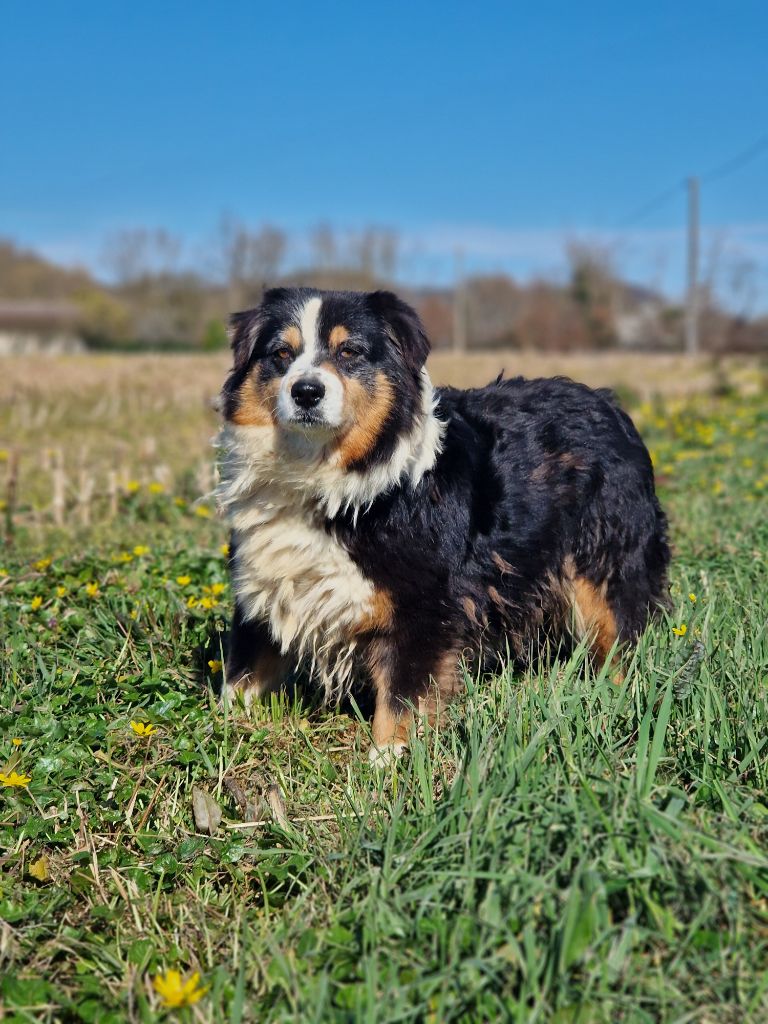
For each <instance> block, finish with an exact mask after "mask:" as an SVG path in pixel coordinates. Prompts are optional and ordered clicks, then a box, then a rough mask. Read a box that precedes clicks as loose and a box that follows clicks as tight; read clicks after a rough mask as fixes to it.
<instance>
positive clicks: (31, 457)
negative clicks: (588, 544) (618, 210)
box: [0, 357, 768, 1024]
mask: <svg viewBox="0 0 768 1024" xmlns="http://www.w3.org/2000/svg"><path fill="white" fill-rule="evenodd" d="M488 359H491V357H488ZM518 362H519V361H517V360H515V363H512V362H511V361H510V362H509V363H508V365H509V367H510V369H513V368H515V366H516V364H517V363H518ZM224 365H225V364H224V363H223V361H222V360H220V359H212V360H209V361H199V360H198V361H195V360H194V359H187V360H176V361H174V360H170V359H169V360H166V361H163V360H159V359H154V360H145V361H141V360H129V359H126V360H106V361H105V360H101V361H93V360H87V359H84V360H80V361H78V360H74V359H73V360H66V361H63V362H61V363H52V364H50V365H49V366H45V367H43V368H42V369H41V368H40V367H39V365H38V367H37V370H36V371H35V372H32V371H33V364H29V363H25V362H24V361H16V362H11V361H9V363H8V365H7V366H5V364H4V370H5V371H6V372H5V373H4V378H3V382H2V384H1V385H0V460H1V461H0V488H2V490H0V498H2V500H3V503H4V506H3V507H4V513H3V514H4V516H5V535H6V546H5V548H4V550H3V554H2V558H0V629H1V630H2V633H1V634H0V644H1V645H2V662H1V664H2V668H1V669H0V671H1V672H2V679H1V687H0V771H2V776H1V777H0V781H4V783H5V784H4V785H3V787H2V788H1V789H0V849H1V850H2V851H3V852H2V853H0V919H1V923H0V929H1V930H0V1007H2V1010H0V1017H2V1018H3V1020H4V1021H6V1022H9V1021H10V1022H14V1024H15V1022H17V1021H18V1022H21V1021H104V1022H107V1021H124V1020H128V1021H154V1020H157V1019H158V1017H159V1016H161V1015H162V1014H167V1015H168V1017H169V1018H173V1019H180V1020H189V1021H192V1020H195V1021H201V1022H202V1021H210V1022H220V1021H225V1022H233V1024H236V1022H239V1021H350V1022H352V1021H363V1022H368V1021H370V1022H373V1021H387V1022H388V1021H413V1022H416V1021H428V1022H434V1024H440V1022H443V1021H467V1022H475V1021H496V1020H503V1021H516V1022H529V1021H542V1022H544V1021H547V1022H549V1021H552V1022H558V1024H577V1022H578V1024H592V1022H595V1024H597V1022H600V1024H603V1022H604V1024H617V1022H632V1024H635V1022H638V1024H639V1022H655V1021H663V1022H677V1024H683V1022H697V1024H698V1022H713V1024H731V1022H732V1024H742V1022H755V1024H760V1022H764V1021H766V1020H768V630H767V627H766V620H767V619H768V573H767V572H766V551H767V550H768V516H766V499H765V494H766V492H767V491H768V403H766V400H765V384H766V381H767V380H768V376H767V371H766V369H765V368H761V367H759V366H755V365H737V364H724V365H720V366H719V367H711V366H709V365H707V364H697V365H695V366H687V365H686V364H685V363H684V362H682V361H681V360H676V361H674V362H669V361H667V362H666V363H665V362H664V361H654V360H647V361H646V362H645V363H643V362H642V361H640V362H637V361H635V362H634V363H621V362H620V361H619V362H615V361H614V362H613V363H611V362H610V361H608V362H605V361H602V362H601V361H599V360H598V361H595V360H584V361H583V362H582V363H579V362H578V360H577V361H571V362H568V363H567V365H565V366H563V365H562V363H561V364H559V365H557V366H556V367H555V369H557V370H563V369H565V370H566V371H570V372H572V373H574V375H576V376H580V377H583V378H585V379H587V380H588V381H589V382H595V383H601V384H605V383H615V384H618V385H620V387H621V390H622V393H626V395H627V397H628V399H629V400H630V402H632V403H633V404H632V408H631V411H632V412H633V414H634V415H635V417H636V420H637V422H638V424H639V426H640V427H641V430H642V432H643V434H644V436H645V437H646V440H647V442H648V444H649V447H650V448H651V450H652V454H653V458H654V462H655V465H656V470H657V475H658V482H659V490H660V494H661V497H662V500H663V502H664V504H665V506H666V507H667V509H668V512H669V514H670V518H671V522H672V530H673V541H674V546H675V562H674V569H673V574H672V579H673V583H672V596H673V606H674V610H673V612H672V613H671V615H670V617H669V618H668V619H664V620H662V621H660V622H659V623H658V624H656V625H655V626H654V627H653V628H652V629H651V630H650V631H649V632H648V633H647V635H646V636H645V637H644V638H643V640H642V642H641V644H640V646H639V648H638V649H637V651H636V654H635V656H634V659H633V662H632V665H631V667H630V670H629V672H628V674H627V678H626V680H625V682H624V683H623V684H622V685H621V686H618V687H617V686H615V685H614V684H613V683H612V682H610V680H609V679H608V678H606V677H605V676H603V675H602V674H601V675H597V676H596V677H595V676H593V675H590V672H589V669H588V667H587V666H586V665H585V663H584V661H583V658H581V657H579V656H576V657H574V658H573V659H572V660H570V661H568V662H567V663H557V664H554V665H553V666H551V669H549V670H548V671H546V672H544V671H542V672H541V673H540V674H539V675H536V676H534V677H530V676H529V677H519V676H514V675H511V674H505V675H503V676H501V677H499V678H496V679H493V680H487V679H486V680H480V681H478V680H471V679H470V680H467V693H466V696H465V697H463V698H462V699H461V700H460V701H459V702H458V703H457V704H456V705H455V706H454V708H453V709H452V721H451V723H450V724H449V725H448V726H446V727H445V728H443V729H442V730H441V731H440V732H435V731H428V732H427V733H426V734H425V735H424V736H422V737H421V738H417V739H415V740H414V742H413V745H412V749H411V751H410V754H409V755H408V756H407V757H406V758H404V759H403V761H402V762H401V763H399V764H398V765H396V766H395V767H393V768H392V769H390V770H387V771H386V772H382V771H380V770H376V769H374V768H372V767H370V766H369V765H368V763H367V761H366V759H365V756H364V754H365V750H366V747H367V743H368V740H367V737H366V729H367V723H366V722H365V721H364V720H359V717H360V716H359V715H358V714H357V713H356V709H355V707H350V708H349V709H348V710H347V711H346V712H344V713H341V712H339V711H336V710H333V709H330V710H329V709H322V708H320V707H318V705H317V703H316V702H314V701H313V698H312V695H311V694H304V695H303V696H302V695H297V696H296V697H294V698H291V699H288V698H287V697H280V698H273V700H272V702H271V704H269V705H267V706H264V707H261V708H259V709H257V710H256V712H255V713H254V715H253V716H252V717H251V718H246V717H242V716H240V715H237V714H236V715H234V716H230V717H228V716H227V715H225V714H224V713H223V712H222V711H221V710H220V709H219V707H218V705H217V703H216V700H215V698H214V697H213V695H212V690H211V687H212V686H216V685H217V684H218V682H219V681H220V677H221V661H222V658H223V642H224V640H223V638H224V630H225V626H226V620H227V613H228V608H229V594H228V584H227V578H226V565H225V562H226V559H225V551H226V548H225V544H226V535H225V532H224V528H223V526H222V525H221V524H220V523H218V522H217V520H216V518H215V515H214V510H213V506H212V503H211V502H210V500H208V499H206V498H205V496H204V492H205V490H206V487H207V485H208V483H209V482H210V479H211V478H210V472H209V468H208V467H209V464H210V458H211V450H210V448H209V447H208V439H209V438H210V437H211V435H212V434H213V432H214V430H215V416H214V414H213V413H212V412H211V411H210V409H209V398H210V396H211V395H212V394H213V393H214V392H215V389H216V385H217V383H218V381H219V378H220V375H221V372H222V369H223V367H224ZM491 369H492V368H491V367H490V365H486V363H485V362H483V364H482V367H479V366H477V365H475V366H473V365H471V364H467V366H466V367H464V368H463V369H462V366H461V365H460V364H455V363H453V364H448V363H446V364H444V365H443V366H442V368H441V367H440V366H439V364H438V366H437V372H436V373H435V376H437V377H439V378H442V379H451V377H452V379H454V380H457V379H459V378H466V380H467V382H469V380H470V379H471V378H472V377H473V375H474V374H476V375H481V379H484V378H487V377H488V376H490V371H491ZM524 369H525V370H526V371H527V372H541V371H542V370H544V371H545V372H546V371H547V370H548V369H549V367H548V366H545V365H544V366H542V365H540V364H537V365H535V366H532V365H530V364H528V365H525V366H524ZM165 379H167V380H168V383H167V384H166V383H164V380H165ZM654 396H655V397H654ZM3 397H4V398H5V401H2V400H1V399H2V398H3ZM148 728H149V731H148V732H147V729H148ZM142 733H143V734H142ZM13 783H16V784H13ZM219 813H220V814H221V818H220V820H219V821H218V823H217V818H218V816H219ZM206 819H207V820H206ZM206 826H207V827H206ZM211 833H212V834H211ZM174 970H176V971H178V972H180V974H181V979H182V982H186V981H188V982H189V983H190V984H189V985H188V986H187V988H186V989H181V988H178V989H177V988H174V984H173V983H174V977H173V975H171V976H170V977H169V976H168V975H167V972H168V971H174ZM195 972H199V976H200V977H199V982H198V983H197V987H195V981H194V977H193V976H194V974H195ZM158 979H160V980H161V984H160V988H161V989H162V993H161V992H160V991H158V989H157V985H156V982H157V981H158ZM163 979H164V980H165V982H166V984H165V987H163V985H162V980H163ZM172 1003H179V1004H181V1005H179V1006H177V1007H173V1006H169V1005H167V1004H172ZM185 1003H188V1004H190V1005H186V1006H185V1005H184V1004H185ZM3 1014H4V1016H3Z"/></svg>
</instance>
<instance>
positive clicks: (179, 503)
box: [173, 498, 187, 508]
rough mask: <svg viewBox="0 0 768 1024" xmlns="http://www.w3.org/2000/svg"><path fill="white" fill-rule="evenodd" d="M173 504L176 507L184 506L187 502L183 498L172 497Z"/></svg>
mask: <svg viewBox="0 0 768 1024" xmlns="http://www.w3.org/2000/svg"><path fill="white" fill-rule="evenodd" d="M173 504H174V505H175V506H176V507H177V508H186V507H187V503H186V501H185V500H184V499H183V498H174V499H173Z"/></svg>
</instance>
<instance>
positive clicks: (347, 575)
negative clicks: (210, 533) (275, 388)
mask: <svg viewBox="0 0 768 1024" xmlns="http://www.w3.org/2000/svg"><path fill="white" fill-rule="evenodd" d="M444 427H445V425H444V423H442V421H440V420H438V418H437V416H436V415H435V397H434V393H433V390H432V385H431V383H430V381H429V377H428V376H427V374H426V372H425V371H423V376H422V402H421V407H420V410H419V412H418V413H417V415H416V416H415V418H414V422H413V424H412V426H411V429H410V431H409V432H408V433H407V434H406V435H404V436H403V437H402V438H401V439H400V441H399V442H398V444H397V446H396V448H395V450H394V452H393V453H392V455H391V456H390V458H389V459H388V460H387V461H386V463H384V464H382V465H380V466H379V465H374V466H372V467H371V468H370V469H368V470H365V471H360V472H356V471H347V470H345V469H343V467H341V466H339V465H338V464H337V463H334V460H333V457H332V456H331V458H327V457H326V452H325V450H324V449H323V448H322V447H320V446H319V445H318V444H317V442H310V441H308V440H307V439H306V438H304V437H303V436H302V435H301V434H296V435H291V436H289V437H287V438H285V437H284V436H283V437H278V435H277V431H275V430H274V429H273V428H271V427H243V426H235V425H233V424H227V425H226V426H225V427H224V428H223V429H222V433H221V435H220V438H219V445H220V447H221V449H222V458H221V467H220V471H221V482H220V484H219V487H218V490H217V495H218V499H219V505H220V507H221V509H222V511H223V512H224V513H225V514H226V516H227V518H228V519H229V522H230V525H231V527H232V534H233V542H234V551H233V565H232V581H233V587H234V590H235V593H236V595H237V600H238V604H239V606H240V609H241V612H242V614H243V616H244V618H245V619H256V620H258V621H261V622H264V623H266V624H267V625H268V627H269V630H270V633H271V636H272V639H273V640H274V642H275V644H276V645H277V646H278V647H279V648H280V650H281V651H282V652H283V653H284V654H285V653H288V652H291V654H292V655H294V656H296V657H297V658H304V659H306V661H307V663H308V665H309V669H310V673H311V675H312V676H313V677H314V679H315V680H316V681H317V682H318V683H319V684H320V685H321V687H322V688H323V690H324V692H325V698H326V700H328V701H332V700H339V699H340V698H341V697H342V696H343V695H344V693H345V692H347V691H348V689H349V686H350V684H351V682H352V674H353V670H354V667H355V660H356V659H355V655H356V650H357V644H358V640H357V627H358V626H359V624H360V623H361V622H363V621H365V619H366V616H368V615H369V614H370V612H371V611H372V609H373V607H374V601H375V597H376V593H375V590H374V587H373V584H372V583H371V582H370V580H368V579H367V578H366V577H365V576H364V575H363V573H362V572H361V571H360V569H359V567H358V566H357V565H356V564H355V562H353V561H352V558H351V557H350V555H349V552H348V551H347V549H346V548H345V547H344V546H343V545H342V544H341V543H340V542H339V541H338V540H337V539H336V538H335V537H334V535H333V533H332V532H329V531H328V530H327V529H326V526H325V522H324V520H325V519H326V518H333V517H334V516H335V515H337V514H338V513H339V512H343V511H348V512H351V514H352V515H353V516H354V517H357V516H358V515H359V514H360V513H361V512H364V511H365V509H366V508H368V507H370V505H371V504H372V503H373V502H374V501H375V499H376V498H377V497H378V496H379V495H381V494H383V493H385V492H386V491H388V490H391V489H392V488H393V487H395V486H398V485H403V484H405V485H411V486H415V485H416V484H417V483H418V482H419V480H421V478H422V477H423V476H424V474H425V473H427V472H428V471H429V470H430V469H431V468H432V467H433V466H434V464H435V461H436V459H437V456H438V454H439V451H440V442H441V438H442V433H443V430H444Z"/></svg>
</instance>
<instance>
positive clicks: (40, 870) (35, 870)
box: [29, 855, 51, 882]
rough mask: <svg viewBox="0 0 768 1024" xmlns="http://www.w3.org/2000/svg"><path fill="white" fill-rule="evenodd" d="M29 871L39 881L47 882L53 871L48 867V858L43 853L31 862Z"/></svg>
mask: <svg viewBox="0 0 768 1024" xmlns="http://www.w3.org/2000/svg"><path fill="white" fill-rule="evenodd" d="M29 873H30V875H32V877H33V878H36V879H37V880H38V882H47V881H48V879H49V878H50V877H51V872H50V870H49V867H48V858H47V857H46V856H45V855H43V856H42V857H40V858H39V859H38V860H36V861H35V862H34V863H33V864H30V865H29Z"/></svg>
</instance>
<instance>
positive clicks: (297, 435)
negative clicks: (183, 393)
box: [216, 369, 445, 519]
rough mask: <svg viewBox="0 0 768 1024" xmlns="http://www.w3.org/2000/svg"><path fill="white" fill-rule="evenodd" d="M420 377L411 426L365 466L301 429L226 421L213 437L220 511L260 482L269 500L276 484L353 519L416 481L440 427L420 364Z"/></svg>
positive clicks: (258, 488) (428, 465)
mask: <svg viewBox="0 0 768 1024" xmlns="http://www.w3.org/2000/svg"><path fill="white" fill-rule="evenodd" d="M420 384H421V388H420V390H421V407H420V409H419V410H418V412H417V413H416V415H415V416H414V421H413V424H412V425H411V428H410V430H409V431H408V433H406V434H404V435H403V437H401V438H400V440H399V441H398V442H397V444H396V446H395V450H394V451H393V452H392V454H391V455H390V456H389V457H388V458H387V460H386V461H385V462H382V463H380V464H378V463H377V464H374V465H372V466H371V467H370V468H368V469H365V470H346V469H344V468H343V467H342V466H340V465H339V464H338V460H337V457H336V456H335V455H333V454H332V455H330V457H329V456H328V455H327V450H326V449H327V445H326V444H325V443H324V442H323V441H322V440H315V439H313V438H312V436H311V435H308V434H304V433H302V432H301V431H294V432H291V433H288V432H280V433H278V431H277V430H276V429H275V428H273V427H254V426H237V425H236V424H232V423H228V424H226V425H225V426H224V427H223V428H222V430H221V432H220V434H219V437H218V439H217V442H216V443H217V446H218V447H219V448H220V449H221V451H222V457H221V459H220V475H221V481H220V484H219V487H218V488H217V492H216V493H217V497H218V500H219V505H220V507H221V509H222V511H223V512H224V513H225V514H227V515H229V513H230V510H231V509H232V508H233V506H234V505H236V504H237V503H238V502H240V501H242V500H244V499H246V500H248V499H250V500H258V495H259V493H260V492H263V491H264V489H265V488H266V489H267V490H268V491H269V492H270V499H269V500H270V501H271V500H273V496H274V490H275V489H280V490H283V491H284V492H285V496H286V498H289V499H290V500H294V501H306V502H309V503H311V504H314V505H315V506H316V508H317V511H318V512H322V513H323V514H324V515H325V516H327V517H328V518H329V519H333V518H334V517H335V516H337V515H338V514H339V513H340V512H351V513H352V515H353V516H354V517H355V518H357V516H358V514H359V513H360V512H361V511H364V510H365V509H366V508H370V506H371V505H372V504H373V502H374V501H375V500H376V498H378V497H379V496H380V495H382V494H385V493H386V492H387V491H390V490H392V489H393V488H394V487H395V486H397V485H398V484H402V483H406V484H410V485H411V486H416V484H417V483H418V482H419V480H421V478H422V477H423V476H424V474H425V473H427V472H429V470H430V469H432V468H433V466H434V465H435V462H436V460H437V456H438V455H439V453H440V448H441V444H442V437H443V432H444V430H445V423H444V422H443V421H442V420H440V419H438V417H437V415H436V406H437V400H436V398H435V393H434V389H433V387H432V382H431V381H430V379H429V375H428V374H427V371H426V370H425V369H422V371H421V382H420Z"/></svg>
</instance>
